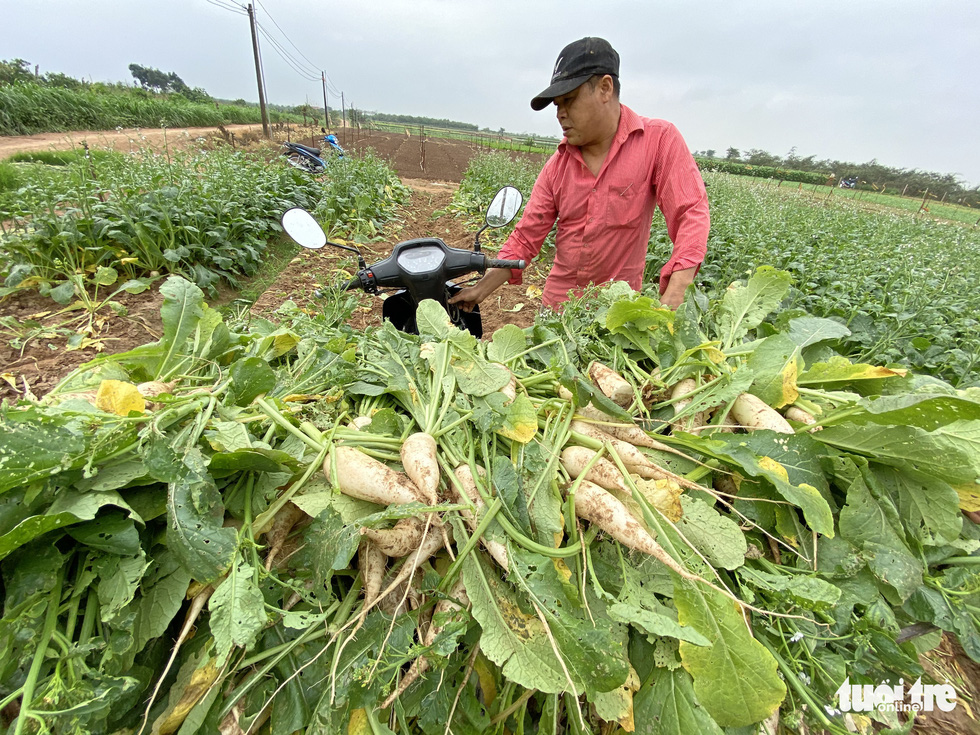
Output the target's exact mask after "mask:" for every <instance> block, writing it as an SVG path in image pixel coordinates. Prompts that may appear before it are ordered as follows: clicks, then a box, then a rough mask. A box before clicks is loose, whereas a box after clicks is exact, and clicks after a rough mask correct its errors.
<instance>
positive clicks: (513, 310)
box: [500, 301, 524, 314]
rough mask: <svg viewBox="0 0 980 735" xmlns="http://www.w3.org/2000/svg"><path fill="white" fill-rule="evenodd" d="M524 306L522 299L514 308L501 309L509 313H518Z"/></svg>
mask: <svg viewBox="0 0 980 735" xmlns="http://www.w3.org/2000/svg"><path fill="white" fill-rule="evenodd" d="M523 308H524V302H523V301H522V302H520V303H517V304H514V308H513V309H505V308H503V307H501V308H500V310H501V311H506V312H507V313H508V314H516V313H517V312H519V311H520V310H521V309H523Z"/></svg>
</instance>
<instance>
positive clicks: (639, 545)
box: [575, 480, 704, 582]
mask: <svg viewBox="0 0 980 735" xmlns="http://www.w3.org/2000/svg"><path fill="white" fill-rule="evenodd" d="M575 515H577V516H578V517H579V518H582V519H584V520H587V521H588V522H589V523H591V524H592V525H594V526H597V527H599V528H601V529H602V530H603V531H605V532H606V533H608V534H609V535H610V536H612V537H613V538H614V539H616V540H617V541H619V542H620V543H621V544H623V545H624V546H628V547H629V548H631V549H636V550H637V551H642V552H643V553H645V554H649V555H650V556H652V557H654V558H655V559H657V560H658V561H661V562H663V564H664V565H665V566H666V567H668V568H669V569H671V570H672V571H674V572H676V573H677V574H679V575H680V576H681V577H683V578H684V579H688V580H691V581H697V582H701V581H704V580H702V579H701V578H700V577H699V576H697V575H696V574H691V573H690V572H689V571H687V570H686V569H684V567H682V566H681V565H680V564H678V563H677V562H676V561H675V560H674V558H673V557H672V556H671V555H670V554H668V553H667V552H666V551H665V550H664V548H663V547H662V546H661V545H660V544H658V543H657V542H656V541H654V540H653V537H652V536H651V535H650V534H649V533H647V530H646V529H645V528H644V527H643V526H641V525H640V522H639V521H637V520H636V518H634V517H633V516H632V514H630V512H629V510H627V508H626V506H625V505H623V504H622V503H621V502H619V501H618V500H617V499H616V498H614V497H613V496H612V495H610V494H609V493H607V492H606V491H605V490H603V489H602V488H601V487H599V486H598V485H595V484H594V483H591V482H589V481H588V480H583V481H582V483H581V484H580V485H579V486H578V489H577V490H576V491H575Z"/></svg>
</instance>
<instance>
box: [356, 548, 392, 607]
mask: <svg viewBox="0 0 980 735" xmlns="http://www.w3.org/2000/svg"><path fill="white" fill-rule="evenodd" d="M387 563H388V558H387V557H386V556H385V554H384V552H383V551H381V549H379V548H378V546H377V544H375V543H374V542H373V541H372V540H371V539H368V538H365V539H361V545H360V547H359V548H358V550H357V565H358V567H360V570H361V581H362V582H363V585H364V609H365V610H367V609H368V608H369V607H371V605H373V604H374V601H375V600H377V599H378V593H379V592H381V582H382V581H383V580H384V576H385V565H386V564H387Z"/></svg>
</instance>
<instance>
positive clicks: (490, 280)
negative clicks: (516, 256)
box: [473, 268, 510, 301]
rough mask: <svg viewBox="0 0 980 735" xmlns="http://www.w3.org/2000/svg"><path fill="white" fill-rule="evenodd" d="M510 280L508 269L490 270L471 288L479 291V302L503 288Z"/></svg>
mask: <svg viewBox="0 0 980 735" xmlns="http://www.w3.org/2000/svg"><path fill="white" fill-rule="evenodd" d="M509 280H510V268H490V269H489V270H488V271H487V272H486V273H485V274H484V275H483V278H481V279H480V280H479V281H478V282H477V283H475V284H473V288H475V289H479V293H480V295H481V296H482V297H483V298H481V299H480V300H481V301H482V300H483V299H485V298H487V296H489V295H490V294H492V293H493V292H494V291H496V290H497V289H498V288H500V287H501V286H503V285H504V284H505V283H507V281H509Z"/></svg>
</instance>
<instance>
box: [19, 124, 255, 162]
mask: <svg viewBox="0 0 980 735" xmlns="http://www.w3.org/2000/svg"><path fill="white" fill-rule="evenodd" d="M223 127H224V128H225V130H227V131H229V132H231V133H235V135H241V134H243V133H247V132H251V131H258V132H260V133H261V131H262V126H261V125H225V126H223ZM217 130H218V128H216V127H206V128H166V129H165V128H126V129H123V130H76V131H73V132H70V133H40V134H38V135H10V136H2V137H0V159H4V158H7V157H9V156H12V155H13V154H14V153H19V152H21V151H63V150H70V149H71V148H75V147H76V146H80V145H81V144H82V143H83V142H87V143H88V144H89V146H91V147H95V148H112V149H114V150H119V151H128V150H132V149H133V148H139V147H143V146H148V147H152V148H159V147H162V146H163V144H164V135H166V141H167V143H169V144H170V145H176V146H178V147H179V146H180V144H181V142H182V141H192V140H195V139H196V138H200V137H203V136H205V135H208V134H209V133H213V132H215V131H217Z"/></svg>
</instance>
